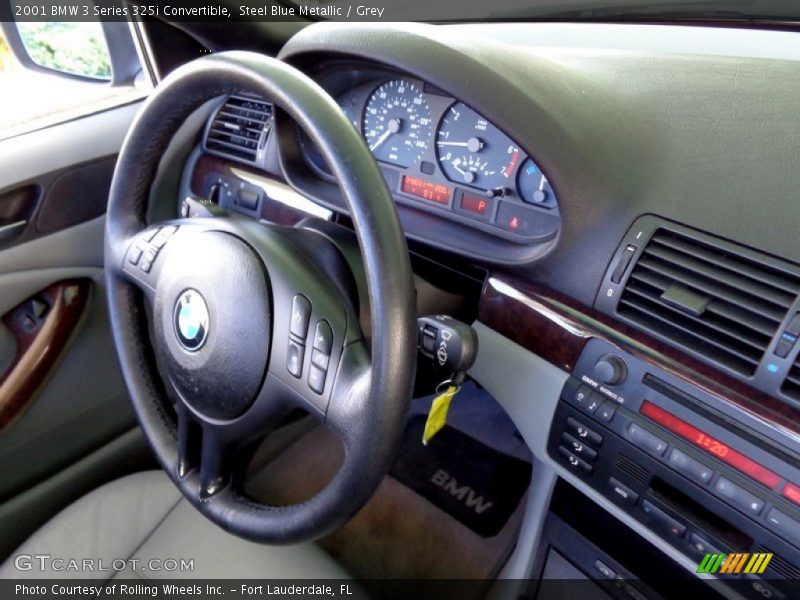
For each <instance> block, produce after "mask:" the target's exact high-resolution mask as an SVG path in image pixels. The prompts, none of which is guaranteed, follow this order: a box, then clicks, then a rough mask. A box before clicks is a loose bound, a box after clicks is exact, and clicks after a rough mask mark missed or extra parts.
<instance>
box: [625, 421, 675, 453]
mask: <svg viewBox="0 0 800 600" xmlns="http://www.w3.org/2000/svg"><path fill="white" fill-rule="evenodd" d="M626 434H627V436H628V439H629V440H630V441H632V442H633V443H634V444H636V445H637V446H639V447H640V448H642V449H643V450H647V451H648V452H650V453H652V454H655V455H656V456H662V455H663V454H664V451H665V450H666V449H667V442H665V441H664V440H662V439H661V438H660V437H658V436H655V435H653V434H652V433H650V432H649V431H647V430H646V429H643V428H642V427H639V426H638V425H637V424H636V423H631V424H630V425H628V429H627V430H626Z"/></svg>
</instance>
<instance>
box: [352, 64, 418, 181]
mask: <svg viewBox="0 0 800 600" xmlns="http://www.w3.org/2000/svg"><path fill="white" fill-rule="evenodd" d="M432 133H433V132H432V127H431V111H430V108H429V107H428V103H427V101H426V100H425V96H424V95H423V94H422V92H421V91H420V90H419V89H418V88H417V86H415V85H414V84H413V83H411V82H410V81H406V80H404V79H394V80H392V81H387V82H386V83H383V84H382V85H380V86H379V87H378V89H376V90H375V91H374V92H373V93H372V95H371V96H370V97H369V100H368V101H367V106H366V109H365V111H364V138H365V139H366V140H367V145H368V146H369V149H370V151H371V152H372V154H373V155H374V156H375V158H376V159H377V160H379V161H381V162H386V163H391V164H393V165H397V166H399V167H403V168H406V167H410V166H411V165H413V164H414V163H415V162H416V161H417V160H419V158H420V157H421V156H422V154H423V152H425V150H426V149H427V147H428V144H429V143H430V139H431V135H432Z"/></svg>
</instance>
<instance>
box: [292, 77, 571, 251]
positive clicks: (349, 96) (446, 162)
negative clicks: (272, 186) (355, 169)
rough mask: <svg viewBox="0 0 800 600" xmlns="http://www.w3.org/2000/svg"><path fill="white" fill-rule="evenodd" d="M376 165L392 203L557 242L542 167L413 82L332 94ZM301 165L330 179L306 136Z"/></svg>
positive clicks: (524, 239)
mask: <svg viewBox="0 0 800 600" xmlns="http://www.w3.org/2000/svg"><path fill="white" fill-rule="evenodd" d="M328 87H329V91H331V92H333V95H334V97H335V98H336V101H337V102H338V104H339V106H340V107H341V108H342V110H343V111H344V113H345V114H346V115H347V117H348V118H349V119H350V121H351V122H352V123H353V126H354V127H355V128H356V129H357V130H358V131H359V132H360V133H361V135H362V136H363V138H364V140H365V142H366V143H367V146H368V147H369V149H370V151H371V152H372V154H373V155H374V156H375V160H376V161H377V162H378V164H379V166H380V167H381V170H382V171H383V174H384V176H385V178H386V181H387V184H388V185H389V189H390V191H391V192H392V193H393V196H394V198H395V201H396V202H398V203H400V204H404V205H411V206H414V207H416V208H421V209H422V210H425V211H428V212H434V213H437V214H440V215H441V214H446V215H447V217H448V218H449V219H451V220H455V221H458V222H461V223H462V224H466V225H469V226H471V227H474V228H477V229H481V230H483V231H487V232H490V233H492V234H494V235H495V236H499V237H503V238H506V239H509V240H512V241H516V242H519V243H531V242H544V241H547V240H549V239H552V238H553V237H555V235H556V233H557V231H558V227H559V224H560V218H559V214H558V201H557V199H556V194H555V192H554V190H553V186H552V185H551V182H550V180H549V179H548V178H547V176H546V175H545V174H544V173H543V172H542V170H541V168H540V167H539V165H538V164H537V163H536V162H535V161H534V160H533V159H532V158H531V157H530V155H528V154H527V153H526V152H525V151H524V150H523V149H522V148H520V147H519V145H518V144H517V143H516V142H515V141H514V140H512V139H511V137H509V136H508V135H507V134H506V133H504V132H503V131H501V130H500V129H499V128H498V127H497V126H495V125H494V124H493V123H491V122H490V121H489V120H487V119H486V118H485V117H484V116H482V115H481V114H480V113H479V112H477V111H476V110H474V109H473V108H471V107H469V106H468V105H467V104H465V103H464V102H462V101H460V100H458V99H455V98H453V97H451V96H448V95H447V94H445V93H443V92H441V91H439V90H437V89H436V88H434V87H433V86H431V85H429V84H427V83H425V82H423V81H421V80H418V79H415V78H411V77H404V76H398V75H387V76H383V77H371V78H369V80H368V81H361V82H356V83H355V84H354V85H352V86H350V87H348V88H347V89H345V90H339V91H337V90H335V89H330V87H331V86H328ZM300 141H301V147H302V150H303V153H304V155H305V159H306V161H307V162H308V163H309V164H310V165H311V166H312V167H313V169H314V170H315V171H316V172H317V174H319V175H321V176H322V177H324V178H328V179H330V171H329V169H328V167H327V165H326V164H325V161H324V160H323V159H322V157H321V155H320V154H319V152H318V151H317V149H316V148H315V147H314V145H313V144H312V143H311V142H310V140H309V139H308V138H306V137H305V135H304V134H302V132H301V134H300Z"/></svg>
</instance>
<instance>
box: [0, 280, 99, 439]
mask: <svg viewBox="0 0 800 600" xmlns="http://www.w3.org/2000/svg"><path fill="white" fill-rule="evenodd" d="M89 290H90V285H89V282H88V281H87V280H70V281H62V282H59V283H56V284H53V285H51V286H50V287H48V288H47V289H46V290H44V291H43V292H41V294H37V296H39V295H41V296H43V297H44V298H45V299H46V300H47V302H48V304H49V306H50V309H49V312H48V313H47V316H46V317H45V318H44V321H43V322H42V323H41V324H40V325H39V326H38V327H37V328H35V329H34V330H33V331H29V330H27V329H26V328H25V327H24V326H23V325H22V323H21V322H20V320H19V319H17V318H15V316H14V315H15V313H16V312H17V309H14V310H12V311H11V312H9V313H8V314H6V315H5V316H4V317H3V318H2V321H3V324H4V325H5V326H6V327H7V328H8V329H9V330H10V331H11V333H12V334H13V335H14V337H15V338H16V341H17V351H16V354H15V356H14V360H13V361H12V363H11V366H9V368H8V369H7V370H6V372H5V374H4V375H2V377H0V429H2V428H4V427H5V426H6V425H8V424H9V423H10V422H11V421H12V420H14V419H15V418H16V417H17V416H18V415H19V414H20V413H21V412H22V411H23V410H24V409H25V408H26V407H27V406H28V404H29V403H30V402H31V401H32V400H33V399H34V397H35V395H36V392H37V390H38V389H39V387H40V386H41V384H42V382H43V381H44V380H45V379H46V378H47V376H48V375H49V374H50V372H51V370H52V369H53V367H54V366H55V364H56V362H57V360H58V358H59V357H60V356H61V353H62V352H63V350H64V348H65V347H66V345H67V343H68V342H69V340H70V338H71V337H72V334H73V332H74V331H75V328H76V326H77V325H78V322H79V321H80V318H81V316H82V315H83V312H84V309H85V307H86V304H87V302H88V298H89ZM26 302H27V301H26Z"/></svg>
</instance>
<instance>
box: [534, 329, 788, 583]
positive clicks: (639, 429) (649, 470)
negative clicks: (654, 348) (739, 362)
mask: <svg viewBox="0 0 800 600" xmlns="http://www.w3.org/2000/svg"><path fill="white" fill-rule="evenodd" d="M792 435H793V434H792V433H791V432H788V431H784V430H781V429H780V428H778V427H776V426H775V425H773V424H771V423H769V422H768V421H766V420H763V419H761V418H759V417H758V416H757V415H755V414H753V413H749V412H747V411H746V410H744V409H742V408H741V407H738V406H735V405H732V404H730V403H728V402H726V401H724V400H722V399H720V398H719V397H717V396H715V395H713V394H710V393H707V392H706V391H705V390H703V389H700V388H699V387H696V386H693V385H690V384H688V383H687V382H686V381H685V380H683V379H679V378H678V377H675V376H673V375H672V374H670V373H668V372H666V371H664V370H662V369H659V368H657V367H655V366H654V365H653V364H649V363H645V362H643V361H641V360H639V359H637V358H636V357H634V356H633V355H631V354H628V353H627V352H624V351H622V350H620V349H619V348H618V347H616V346H614V345H612V344H610V343H609V342H607V341H605V340H601V339H598V338H593V339H590V340H589V341H588V342H587V343H586V345H585V346H584V348H583V351H582V352H581V354H580V356H579V358H578V360H577V361H576V363H575V367H574V369H573V371H572V373H571V376H570V378H569V379H568V381H567V383H566V385H565V386H564V389H563V391H562V396H561V401H560V402H559V404H558V407H557V410H556V413H555V417H554V421H553V424H552V428H551V431H550V436H549V441H548V453H549V454H550V456H551V457H552V458H553V459H554V460H556V461H558V462H560V463H561V464H563V465H564V466H565V467H566V468H567V469H569V470H570V471H572V472H573V473H574V474H575V475H576V476H577V477H579V478H580V479H581V480H583V481H585V482H586V483H587V484H589V485H590V486H591V487H592V488H594V489H595V490H597V491H598V492H600V493H601V494H603V495H604V496H606V497H607V498H609V499H611V500H612V501H613V502H614V503H616V504H617V505H618V506H619V507H620V508H622V509H623V510H624V511H625V512H626V513H627V514H629V515H631V516H632V517H634V518H635V519H637V520H638V521H640V522H642V523H643V524H645V525H646V526H647V527H648V528H649V529H651V530H652V531H654V532H656V533H657V534H658V535H659V536H660V537H661V538H662V539H663V540H664V541H665V542H666V543H668V544H670V545H672V546H674V547H675V548H677V549H678V550H679V551H680V552H682V553H683V554H685V555H686V556H688V557H689V558H691V559H692V560H693V561H696V562H697V564H698V569H699V571H706V572H708V573H709V574H713V575H714V576H716V577H717V578H719V579H721V580H723V581H726V582H735V583H732V585H735V587H736V588H737V590H739V591H740V592H742V593H743V595H745V596H752V597H756V598H763V597H767V598H782V597H786V596H790V595H792V594H794V593H796V592H797V591H798V588H797V586H798V580H800V566H798V565H800V456H798V454H797V452H796V448H797V441H796V440H795V439H794V438H793V437H792ZM709 554H714V555H724V556H723V558H715V559H713V560H712V559H707V558H706V556H707V555H709Z"/></svg>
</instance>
